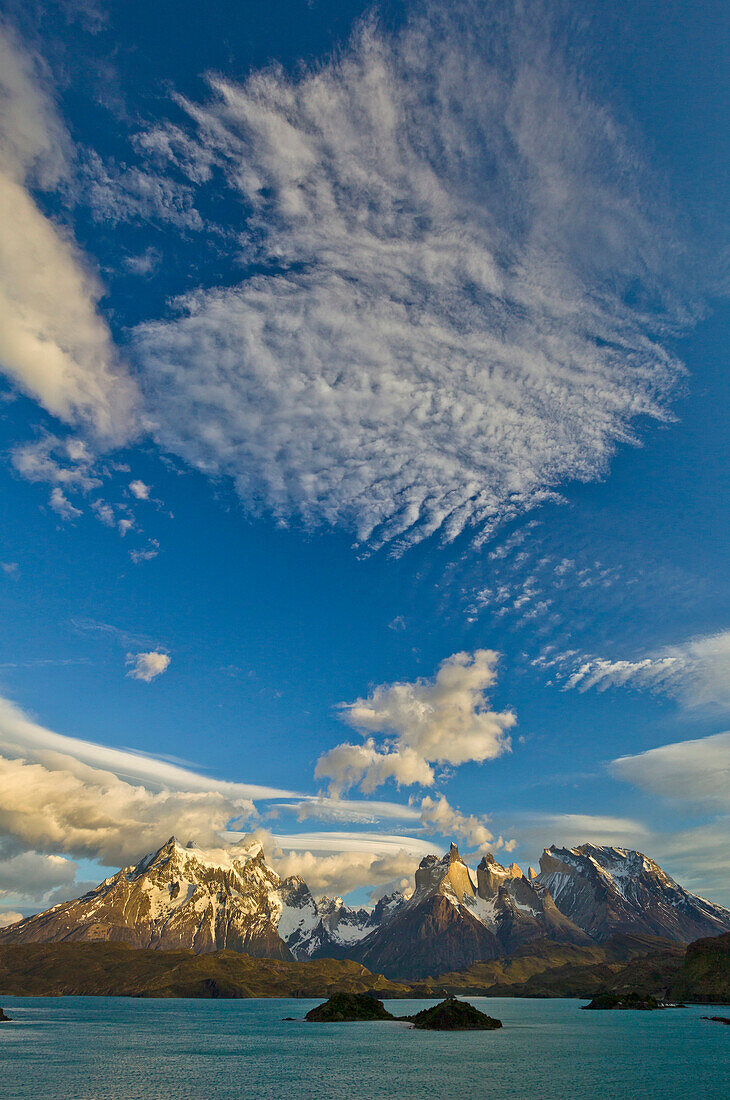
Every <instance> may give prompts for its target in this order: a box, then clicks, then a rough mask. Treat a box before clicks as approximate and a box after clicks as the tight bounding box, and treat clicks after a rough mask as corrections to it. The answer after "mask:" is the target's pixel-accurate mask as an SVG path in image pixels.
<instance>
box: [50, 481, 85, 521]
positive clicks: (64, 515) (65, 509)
mask: <svg viewBox="0 0 730 1100" xmlns="http://www.w3.org/2000/svg"><path fill="white" fill-rule="evenodd" d="M48 503H49V504H50V506H51V508H53V511H54V512H58V514H59V516H60V517H61V519H66V520H70V519H78V517H79V516H80V515H81V510H80V509H79V508H75V507H74V505H73V504H72V503H71V501H70V500H69V499H68V497H66V496H64V492H63V489H61V488H59V486H58V485H57V486H56V487H55V489H52V490H51V496H50V499H49V502H48Z"/></svg>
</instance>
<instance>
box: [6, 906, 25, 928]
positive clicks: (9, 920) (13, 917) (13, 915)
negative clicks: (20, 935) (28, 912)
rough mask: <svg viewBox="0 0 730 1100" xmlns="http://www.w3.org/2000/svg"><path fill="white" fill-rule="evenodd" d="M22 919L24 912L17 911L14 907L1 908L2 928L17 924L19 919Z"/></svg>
mask: <svg viewBox="0 0 730 1100" xmlns="http://www.w3.org/2000/svg"><path fill="white" fill-rule="evenodd" d="M22 919H23V914H22V913H17V912H16V911H15V910H13V909H0V928H7V927H8V926H9V925H11V924H16V923H17V921H19V920H22Z"/></svg>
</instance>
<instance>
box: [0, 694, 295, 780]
mask: <svg viewBox="0 0 730 1100" xmlns="http://www.w3.org/2000/svg"><path fill="white" fill-rule="evenodd" d="M0 753H2V754H3V755H4V756H7V757H11V758H12V757H18V758H20V759H23V760H28V761H31V762H33V763H40V764H43V765H44V766H47V767H53V766H55V764H56V763H57V762H58V761H62V762H66V761H72V762H73V761H77V762H79V763H81V764H85V765H87V766H88V767H89V768H91V769H92V770H98V771H100V772H104V773H106V772H111V773H112V774H113V775H115V776H117V777H119V778H122V779H125V780H128V781H129V782H130V783H131V784H133V785H142V786H144V787H147V788H149V789H151V790H155V791H159V790H163V789H168V790H174V791H198V792H206V791H219V792H221V793H222V794H225V795H226V796H227V797H230V798H243V799H253V798H301V795H299V794H298V793H296V792H294V791H287V790H282V789H281V788H277V787H267V786H261V785H259V784H254V783H234V782H228V781H225V780H219V779H213V778H211V777H210V776H206V775H200V774H199V773H197V772H194V771H190V770H188V769H187V768H181V767H178V766H177V765H175V764H171V763H169V762H167V761H165V760H161V759H157V758H156V757H154V756H147V755H141V754H138V753H135V752H131V751H128V750H126V749H117V748H110V747H108V746H107V745H97V744H95V743H94V742H92V741H84V740H81V739H80V738H77V737H67V736H65V735H64V734H61V733H55V732H53V730H49V729H47V728H45V727H44V726H41V725H39V724H38V723H36V722H34V721H32V719H30V718H29V717H28V716H27V715H26V714H24V713H23V712H22V711H21V710H20V709H19V708H18V707H16V706H15V705H14V704H13V703H11V702H9V700H7V699H3V698H2V697H0ZM64 766H66V765H65V763H64Z"/></svg>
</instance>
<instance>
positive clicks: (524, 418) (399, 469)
mask: <svg viewBox="0 0 730 1100" xmlns="http://www.w3.org/2000/svg"><path fill="white" fill-rule="evenodd" d="M558 38H559V36H558V35H556V34H553V31H552V29H551V26H550V22H549V20H548V18H547V16H545V15H544V14H543V15H540V9H538V8H536V7H534V6H530V9H529V15H527V14H525V15H524V16H520V14H519V13H518V12H517V11H515V9H514V7H513V6H512V5H511V4H498V3H497V4H489V5H484V4H481V3H478V2H477V0H461V2H455V3H450V4H446V5H444V4H438V3H436V2H432V3H424V4H422V5H419V7H418V9H415V10H414V11H412V13H411V18H410V20H409V22H408V24H407V26H405V28H403V29H402V30H401V31H399V32H398V33H397V34H394V35H393V36H390V37H389V36H386V35H385V34H384V33H383V32H381V31H380V30H379V29H377V28H375V27H374V26H373V25H371V24H368V25H366V26H364V27H361V28H360V29H359V30H358V31H357V32H356V34H355V35H354V37H353V40H352V42H351V44H350V46H349V47H348V48H346V49H344V50H343V51H342V52H341V53H339V54H338V55H337V56H336V58H334V59H333V60H331V61H329V62H327V63H324V64H320V65H318V66H317V67H316V69H312V70H310V71H305V72H304V73H301V74H300V75H297V76H296V77H293V78H290V77H289V76H287V75H286V74H285V73H284V72H283V71H282V70H281V69H278V68H271V69H268V70H266V71H262V72H257V73H254V74H253V75H252V76H251V77H250V78H249V79H248V80H247V81H246V82H245V83H243V84H234V83H232V82H230V81H228V80H225V79H223V78H220V77H216V78H214V79H212V80H211V88H212V98H211V99H210V100H209V101H208V102H206V103H203V104H198V103H192V102H189V101H184V100H179V102H180V103H181V104H182V106H183V107H184V108H185V109H186V110H187V113H188V116H189V120H190V121H189V125H188V126H187V128H181V127H180V126H175V127H169V128H168V129H167V130H165V128H164V127H162V128H158V129H157V130H156V131H154V133H151V134H149V135H147V139H146V142H145V140H144V139H143V142H142V144H143V145H144V144H146V145H147V147H148V149H149V150H152V149H154V150H155V151H156V152H157V153H161V154H165V153H166V154H167V155H169V156H170V158H171V159H172V160H173V162H174V163H175V164H176V165H177V167H178V168H182V169H183V170H187V171H188V172H189V174H190V177H191V179H193V180H195V181H196V182H198V183H200V184H202V185H206V186H210V184H209V183H207V182H206V181H210V179H211V167H212V166H217V167H218V168H220V169H221V171H220V172H218V173H217V174H216V177H215V178H217V179H219V178H224V179H226V180H227V182H228V185H229V187H230V188H232V189H233V191H234V192H235V193H236V194H237V196H238V197H239V198H240V199H241V200H242V203H243V209H244V210H245V211H248V212H249V216H248V220H247V221H246V222H245V224H244V225H243V226H242V227H241V228H242V232H241V244H242V247H243V250H244V258H246V259H250V260H251V261H253V263H254V264H255V267H254V268H253V271H254V273H253V274H251V275H249V276H248V277H246V278H244V279H243V280H242V281H240V282H239V283H238V284H237V285H233V286H229V287H226V288H224V289H220V288H206V287H200V288H199V289H197V290H196V291H194V292H192V293H190V294H189V295H187V296H185V297H183V298H182V299H180V300H179V302H178V303H177V312H176V315H174V316H172V317H170V318H167V319H162V320H158V321H155V322H151V323H148V324H145V325H142V326H141V327H140V328H139V329H138V330H137V333H136V349H137V353H138V356H139V361H140V364H141V366H142V370H143V375H144V381H143V385H144V386H145V388H146V392H147V397H148V401H149V406H150V411H151V416H152V418H153V420H154V421H156V429H155V430H156V434H157V437H158V439H159V440H160V442H161V443H162V445H164V446H165V447H166V448H169V449H171V450H173V451H175V452H177V453H178V454H180V455H182V456H184V457H185V458H186V459H187V460H188V461H189V462H191V463H192V464H193V465H195V466H196V467H197V468H199V469H201V470H203V471H205V472H207V473H210V474H214V475H217V474H220V473H226V474H229V475H230V476H231V477H232V478H233V479H234V481H235V484H236V487H237V489H238V492H239V493H240V496H241V498H242V499H243V501H244V502H245V503H246V504H247V505H248V506H249V507H250V508H252V509H255V508H257V507H260V506H264V507H266V508H268V509H270V510H271V511H273V512H274V513H275V514H276V515H277V516H279V517H281V518H283V519H287V518H289V517H291V516H300V517H303V518H304V520H305V521H307V522H312V523H317V522H325V523H330V524H345V525H347V526H349V527H351V528H353V529H354V530H355V532H356V534H357V537H358V539H360V540H369V541H370V543H371V545H378V544H380V543H383V542H391V543H393V544H394V545H396V546H402V545H405V544H408V542H409V541H412V540H415V539H419V538H423V537H425V536H427V535H428V534H430V533H431V532H434V531H436V530H440V531H441V532H442V534H443V535H444V536H445V537H447V538H453V537H454V536H456V535H457V534H458V533H459V532H460V531H462V530H463V529H464V528H465V527H468V526H470V525H472V526H473V525H476V526H478V527H482V528H483V527H484V525H489V524H490V523H492V522H493V521H494V520H495V519H498V518H499V517H504V516H506V515H513V514H515V513H516V512H518V511H521V510H523V509H525V508H528V507H529V506H530V505H531V504H534V503H536V502H538V501H540V500H542V499H544V498H545V495H546V494H547V493H549V492H550V491H551V490H552V489H554V488H555V487H556V486H559V485H560V483H561V482H563V481H564V480H565V479H568V478H574V479H579V480H589V479H592V478H595V477H598V476H600V475H602V474H603V473H604V472H605V470H606V467H607V464H608V462H609V460H610V458H611V455H612V454H613V451H614V449H615V447H616V446H617V444H619V443H624V442H626V441H627V440H630V439H631V436H632V427H631V425H632V422H633V421H634V420H635V418H637V417H641V416H652V417H662V416H664V415H665V409H666V400H667V396H668V394H669V392H670V391H671V389H672V385H673V383H674V380H675V378H676V376H677V374H678V372H679V370H680V368H679V365H678V363H677V362H676V361H675V360H674V359H673V358H672V356H671V355H670V354H669V353H668V352H666V351H665V350H664V349H663V348H662V347H661V346H660V345H659V343H658V342H657V339H656V337H655V333H656V331H658V330H661V328H662V324H663V321H664V317H663V316H657V314H661V312H662V309H663V308H664V306H666V307H667V309H668V311H669V313H670V314H671V320H672V321H674V320H676V318H677V313H676V312H675V311H674V308H673V307H674V303H673V301H672V296H671V292H670V291H668V292H667V294H666V295H665V294H664V290H663V288H662V287H661V286H659V285H658V279H657V277H656V275H657V272H662V273H671V272H672V270H673V266H674V263H675V262H676V261H675V259H674V258H673V257H676V255H678V251H676V250H673V249H672V248H671V247H667V226H666V224H665V222H664V219H663V216H662V214H661V213H660V207H661V203H660V201H659V200H658V198H657V196H658V189H657V188H656V187H653V186H652V185H651V184H650V183H647V182H646V181H645V180H644V179H643V175H642V170H641V167H640V164H639V160H640V158H639V157H637V156H636V155H635V153H634V152H633V151H632V150H630V149H628V148H627V146H626V143H625V141H624V139H623V136H622V133H621V128H620V126H619V125H618V124H617V123H616V121H615V120H614V119H613V118H612V117H611V116H610V114H609V113H608V112H607V111H606V110H605V109H604V108H603V107H601V106H600V105H598V104H596V103H595V102H592V101H591V98H590V95H589V94H588V92H587V88H586V83H585V81H583V80H581V79H580V78H578V77H576V76H575V67H574V58H570V59H566V57H565V56H564V53H563V51H562V47H561V46H560V45H559V41H558ZM262 264H263V265H264V266H267V265H268V266H269V267H270V268H274V269H275V271H272V273H268V274H265V273H262V271H261V265H262ZM629 292H630V293H631V295H632V296H633V297H632V300H633V301H634V302H635V303H636V304H635V305H629V304H627V303H628V300H629ZM637 295H638V297H637ZM657 302H663V303H664V306H661V307H655V306H653V305H651V304H650V303H657Z"/></svg>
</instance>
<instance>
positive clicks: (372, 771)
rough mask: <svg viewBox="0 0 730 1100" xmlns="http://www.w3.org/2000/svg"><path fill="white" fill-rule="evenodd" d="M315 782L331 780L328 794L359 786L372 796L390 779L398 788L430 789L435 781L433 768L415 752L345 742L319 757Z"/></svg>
mask: <svg viewBox="0 0 730 1100" xmlns="http://www.w3.org/2000/svg"><path fill="white" fill-rule="evenodd" d="M314 776H315V779H325V778H327V779H331V780H332V782H331V783H330V793H331V794H335V793H339V792H341V791H346V790H349V789H350V788H351V787H356V786H358V785H359V786H360V788H361V789H362V791H363V792H364V793H365V794H371V793H372V792H373V791H374V790H375V789H376V788H377V787H380V786H382V785H383V783H387V782H388V780H389V779H392V780H394V781H395V783H396V784H397V786H399V787H402V786H406V787H407V786H411V785H412V784H414V783H420V784H421V785H422V786H424V787H430V786H431V785H432V784H433V782H434V779H435V776H434V773H433V768H431V767H430V765H429V764H428V763H427V762H426V761H425V760H424V759H423V757H422V756H420V755H419V754H418V753H417V752H416V751H415V749H411V748H407V747H406V748H402V749H394V750H393V751H390V750H386V751H385V752H381V751H380V750H379V749H377V748H376V746H375V742H374V741H373V740H372V739H368V740H367V741H366V742H365V744H364V745H350V744H347V743H344V744H342V745H335V747H334V748H333V749H330V750H329V752H326V753H325V754H324V755H323V756H320V758H319V760H318V761H317V764H316V767H315V769H314Z"/></svg>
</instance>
